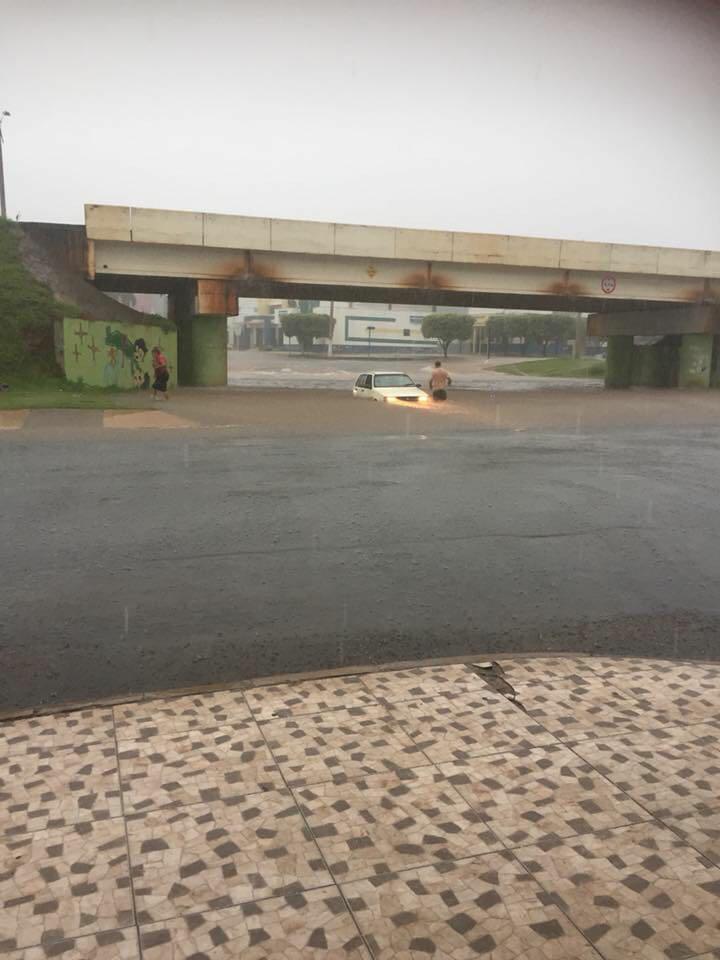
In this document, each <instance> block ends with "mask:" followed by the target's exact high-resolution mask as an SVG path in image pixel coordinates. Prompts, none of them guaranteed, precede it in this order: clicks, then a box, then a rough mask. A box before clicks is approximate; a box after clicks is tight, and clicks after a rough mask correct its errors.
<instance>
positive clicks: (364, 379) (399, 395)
mask: <svg viewBox="0 0 720 960" xmlns="http://www.w3.org/2000/svg"><path fill="white" fill-rule="evenodd" d="M353 396H354V397H364V398H365V399H366V400H377V401H378V402H379V403H427V401H428V400H429V399H430V397H429V396H428V395H427V393H425V391H424V390H423V389H421V387H420V385H419V384H417V383H415V382H414V381H413V380H412V378H411V377H409V376H408V375H407V374H406V373H395V372H393V371H390V370H378V371H377V372H374V373H363V374H361V375H360V376H359V377H358V378H357V380H356V381H355V386H354V387H353Z"/></svg>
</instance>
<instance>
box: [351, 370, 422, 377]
mask: <svg viewBox="0 0 720 960" xmlns="http://www.w3.org/2000/svg"><path fill="white" fill-rule="evenodd" d="M380 373H386V374H388V376H392V377H409V376H410V374H409V373H406V372H405V371H404V370H368V371H367V373H361V374H358V376H361V377H367V376H373V377H374V376H377V375H378V374H380Z"/></svg>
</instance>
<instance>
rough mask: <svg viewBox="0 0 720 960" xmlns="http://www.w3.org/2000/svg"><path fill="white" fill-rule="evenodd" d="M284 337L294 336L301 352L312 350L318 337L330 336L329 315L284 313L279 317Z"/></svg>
mask: <svg viewBox="0 0 720 960" xmlns="http://www.w3.org/2000/svg"><path fill="white" fill-rule="evenodd" d="M280 324H281V326H282V330H283V333H284V334H285V336H286V337H290V338H292V337H295V338H296V339H297V342H298V344H299V345H300V348H301V350H302V352H303V353H305V351H306V350H312V345H313V342H314V341H315V340H316V339H317V338H318V337H329V336H330V317H329V316H328V315H327V314H326V313H286V314H285V316H283V317H281V318H280Z"/></svg>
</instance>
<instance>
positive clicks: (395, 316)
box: [228, 299, 487, 354]
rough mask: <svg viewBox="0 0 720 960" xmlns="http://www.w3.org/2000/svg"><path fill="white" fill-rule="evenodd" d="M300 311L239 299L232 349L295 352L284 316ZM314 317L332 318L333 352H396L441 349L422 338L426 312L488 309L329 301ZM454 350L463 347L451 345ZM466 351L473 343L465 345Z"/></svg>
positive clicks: (317, 305) (287, 304) (318, 304)
mask: <svg viewBox="0 0 720 960" xmlns="http://www.w3.org/2000/svg"><path fill="white" fill-rule="evenodd" d="M298 309H299V303H298V301H294V300H250V299H240V300H239V301H238V315H237V316H236V317H229V318H228V345H229V346H230V347H231V348H235V349H241V350H242V349H244V350H248V349H272V348H273V347H285V348H287V349H297V343H296V341H295V340H292V341H288V340H287V338H286V337H284V336H283V333H282V326H281V323H282V317H283V315H284V314H286V313H293V312H295V311H297V310H298ZM312 309H313V311H314V312H315V313H327V314H330V315H332V316H333V317H334V321H335V322H334V328H333V335H332V351H333V352H336V351H337V352H338V353H365V354H366V353H367V352H368V350H370V351H372V352H373V353H398V352H401V351H403V350H412V351H414V352H417V351H423V350H427V351H433V352H434V351H437V346H438V345H437V341H436V340H426V339H425V338H424V337H423V335H422V321H423V317H424V316H426V314H428V313H433V312H445V311H451V312H453V313H464V314H469V315H471V316H477V317H478V318H481V317H485V316H486V315H487V311H481V310H473V309H471V308H467V307H433V306H427V305H423V304H403V303H352V302H341V301H338V300H336V301H334V302H333V303H332V304H331V303H330V301H328V300H321V301H313V302H312ZM323 345H324V346H325V348H326V349H327V348H328V347H329V344H328V340H326V339H323V340H320V341H317V346H323ZM453 346H454V348H455V352H457V350H458V349H459V346H458V345H457V344H454V345H453ZM463 349H464V350H465V351H468V352H469V350H470V344H469V343H467V344H465V345H464V347H463Z"/></svg>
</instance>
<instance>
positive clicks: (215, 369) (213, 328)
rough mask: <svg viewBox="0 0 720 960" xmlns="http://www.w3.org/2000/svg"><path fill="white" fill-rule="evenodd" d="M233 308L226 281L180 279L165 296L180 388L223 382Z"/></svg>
mask: <svg viewBox="0 0 720 960" xmlns="http://www.w3.org/2000/svg"><path fill="white" fill-rule="evenodd" d="M236 309H237V300H234V299H233V298H232V296H231V295H230V293H229V287H228V284H226V283H223V282H221V281H214V280H198V281H195V280H184V281H181V282H179V283H177V284H176V286H175V288H174V289H173V290H172V291H171V293H170V296H169V317H170V319H171V320H173V321H174V322H175V325H176V326H177V331H178V383H179V385H180V386H182V387H222V386H225V384H227V316H228V315H229V313H231V312H233V313H234V312H235V310H236Z"/></svg>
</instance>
